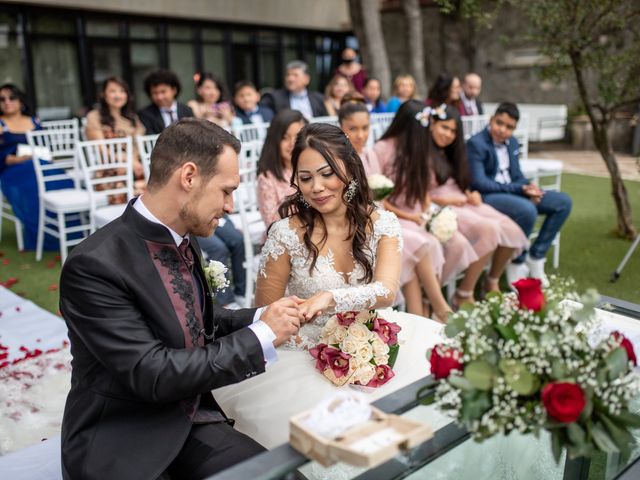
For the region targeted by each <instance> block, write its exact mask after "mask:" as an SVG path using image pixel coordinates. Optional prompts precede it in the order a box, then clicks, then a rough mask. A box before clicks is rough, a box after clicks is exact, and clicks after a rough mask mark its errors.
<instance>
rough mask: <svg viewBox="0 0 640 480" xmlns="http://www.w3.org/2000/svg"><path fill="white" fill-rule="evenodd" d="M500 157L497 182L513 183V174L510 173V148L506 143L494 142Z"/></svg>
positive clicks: (497, 154)
mask: <svg viewBox="0 0 640 480" xmlns="http://www.w3.org/2000/svg"><path fill="white" fill-rule="evenodd" d="M493 147H494V148H495V149H496V156H497V157H498V172H497V173H496V178H495V180H496V182H498V183H502V184H503V185H507V184H508V183H511V174H510V173H509V166H510V162H509V150H508V149H507V144H506V143H495V142H494V143H493Z"/></svg>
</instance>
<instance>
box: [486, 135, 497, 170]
mask: <svg viewBox="0 0 640 480" xmlns="http://www.w3.org/2000/svg"><path fill="white" fill-rule="evenodd" d="M484 139H485V142H486V144H487V148H488V149H489V156H490V158H491V165H488V167H489V168H488V169H487V175H488V176H489V177H491V178H492V179H493V178H495V176H496V175H497V173H498V154H497V153H496V147H495V146H494V145H493V139H492V138H491V134H490V133H489V128H488V127H487V128H485V129H484Z"/></svg>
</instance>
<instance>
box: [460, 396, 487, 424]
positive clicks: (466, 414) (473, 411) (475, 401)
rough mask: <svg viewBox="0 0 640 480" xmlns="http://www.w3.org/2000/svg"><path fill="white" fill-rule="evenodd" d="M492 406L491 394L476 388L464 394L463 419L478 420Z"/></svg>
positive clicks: (468, 420)
mask: <svg viewBox="0 0 640 480" xmlns="http://www.w3.org/2000/svg"><path fill="white" fill-rule="evenodd" d="M490 407H491V400H490V398H489V394H488V393H486V392H481V391H479V390H474V391H471V392H466V393H465V394H464V395H463V396H462V421H463V422H466V423H468V422H470V421H472V420H478V419H479V418H480V417H481V416H482V415H483V414H484V412H486V411H487V410H488V409H489V408H490Z"/></svg>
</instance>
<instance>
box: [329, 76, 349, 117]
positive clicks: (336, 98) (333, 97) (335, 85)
mask: <svg viewBox="0 0 640 480" xmlns="http://www.w3.org/2000/svg"><path fill="white" fill-rule="evenodd" d="M352 91H353V85H352V84H351V82H350V81H349V80H347V77H345V76H343V75H334V76H333V78H332V79H331V81H330V82H329V83H328V84H327V88H325V89H324V106H325V107H327V112H328V113H329V115H331V116H332V117H335V116H337V115H338V110H340V102H342V98H343V97H344V96H345V95H346V94H347V93H350V92H352Z"/></svg>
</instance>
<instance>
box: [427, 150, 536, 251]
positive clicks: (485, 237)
mask: <svg viewBox="0 0 640 480" xmlns="http://www.w3.org/2000/svg"><path fill="white" fill-rule="evenodd" d="M440 155H441V157H439V158H436V161H446V160H445V159H444V158H442V157H443V156H444V154H440ZM432 171H433V169H432ZM429 194H430V195H431V198H435V197H438V196H445V195H446V196H459V197H460V198H461V199H466V198H467V196H466V195H465V193H464V192H463V191H462V190H461V189H460V187H459V186H458V184H457V183H456V181H455V180H454V179H453V178H449V179H448V180H447V181H446V182H445V183H443V184H442V185H438V184H437V182H436V178H435V174H432V177H431V182H430V184H429ZM451 208H452V209H453V210H454V211H455V212H456V214H457V215H458V231H459V232H460V233H462V235H464V236H465V237H466V239H467V240H468V241H469V243H470V244H471V245H472V246H473V249H474V250H475V253H476V255H477V258H481V257H483V256H484V255H486V254H488V253H491V252H493V251H494V250H495V249H496V248H497V247H498V246H502V247H509V248H515V249H516V252H515V253H514V257H516V256H518V255H519V254H520V253H521V252H522V250H523V249H525V248H527V247H528V245H529V241H528V240H527V237H526V236H525V234H524V232H523V231H522V230H521V229H520V227H519V226H518V224H517V223H515V222H514V221H513V220H511V219H510V218H509V217H507V216H506V215H504V214H502V213H500V212H498V211H497V210H496V209H495V208H493V207H491V206H490V205H487V204H486V203H481V204H480V205H471V204H468V203H467V204H465V205H464V206H462V207H456V206H453V205H452V206H451ZM445 258H446V254H445Z"/></svg>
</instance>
